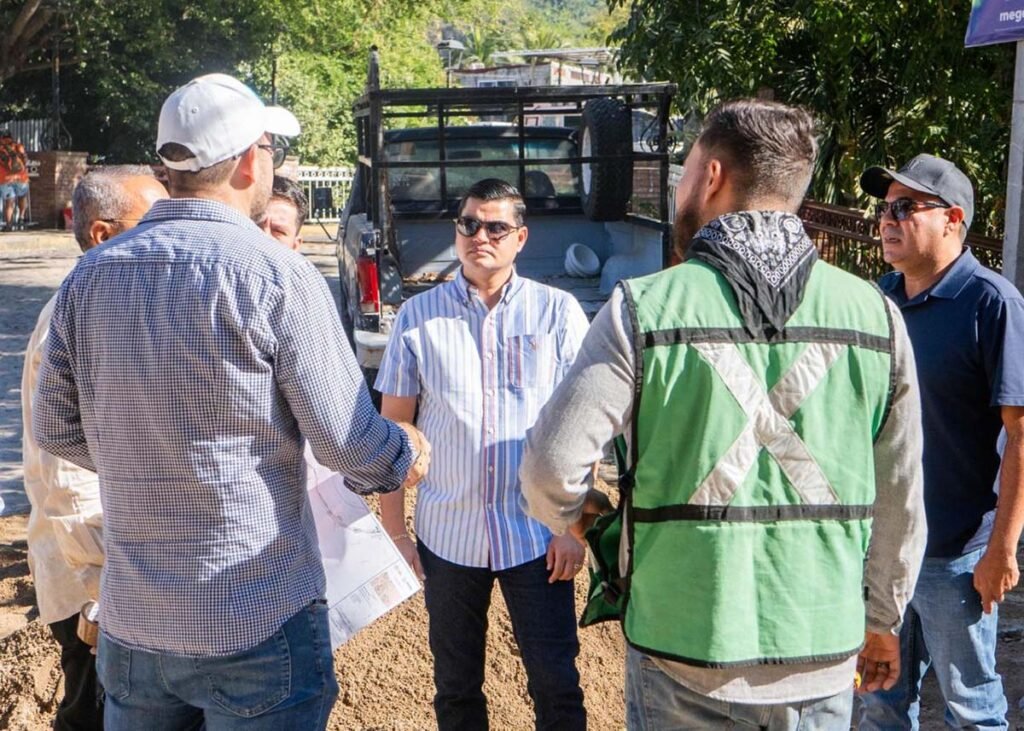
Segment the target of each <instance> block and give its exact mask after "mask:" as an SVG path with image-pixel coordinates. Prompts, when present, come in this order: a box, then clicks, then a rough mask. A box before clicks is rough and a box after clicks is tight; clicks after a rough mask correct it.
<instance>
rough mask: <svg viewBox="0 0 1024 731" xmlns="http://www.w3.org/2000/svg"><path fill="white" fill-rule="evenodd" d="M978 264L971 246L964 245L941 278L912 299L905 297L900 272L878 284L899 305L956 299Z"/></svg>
mask: <svg viewBox="0 0 1024 731" xmlns="http://www.w3.org/2000/svg"><path fill="white" fill-rule="evenodd" d="M980 266H981V264H979V263H978V260H977V259H975V258H974V254H972V253H971V247H969V246H965V247H964V248H963V253H961V254H960V256H958V257H957V258H956V261H954V262H953V264H952V265H951V266H950V267H949V270H948V271H947V272H946V273H945V274H943V275H942V278H941V279H940V280H939V281H938V282H936V283H935V284H933V285H932V286H931V287H929V288H928V289H926V290H925V291H924V292H922V293H921V294H919V295H917V296H916V297H914V298H913V299H910V300H908V299H907V293H906V288H905V287H904V286H903V275H902V274H900V273H894V274H893V275H891V276H887V277H883V279H882V281H881V282H880V285H881V287H882V289H883V290H885V292H886V294H888V295H890V296H891V297H892V298H893V299H894V300H895V301H896V304H898V305H899V306H900V307H903V306H905V305H919V304H921V303H923V302H925V301H926V300H928V299H930V298H932V297H937V298H939V299H956V297H957V295H959V294H960V293H961V292H962V291H963V289H964V287H966V286H967V284H968V283H969V282H970V281H971V277H973V276H974V273H975V272H976V271H977V270H978V267H980Z"/></svg>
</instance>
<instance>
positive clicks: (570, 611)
mask: <svg viewBox="0 0 1024 731" xmlns="http://www.w3.org/2000/svg"><path fill="white" fill-rule="evenodd" d="M418 548H419V554H420V562H421V564H422V565H423V573H424V574H425V575H426V580H425V581H424V589H423V592H424V600H425V601H426V605H427V615H428V617H429V619H430V629H429V635H430V651H431V653H433V655H434V685H435V688H436V691H437V692H436V694H435V696H434V712H435V714H436V715H437V725H438V728H439V730H440V731H465V730H468V729H472V731H481V730H483V729H487V728H488V725H487V699H486V698H485V697H484V693H483V684H484V652H485V647H486V644H487V609H488V607H489V606H490V603H491V590H492V588H493V587H494V580H495V579H497V580H498V585H499V586H500V587H501V593H502V595H503V596H504V597H505V603H506V604H507V605H508V613H509V617H510V618H511V620H512V633H513V635H514V636H515V639H516V644H518V645H519V651H520V654H521V655H522V658H523V666H524V667H525V668H526V680H527V690H528V691H529V693H530V698H532V699H533V707H534V713H535V716H536V727H537V728H538V729H551V730H552V731H555V730H557V731H573V730H574V729H581V730H582V729H585V728H586V726H587V716H586V711H585V710H584V708H583V691H582V690H581V689H580V675H579V673H578V672H577V671H576V656H577V655H578V654H579V650H580V645H579V641H578V639H577V638H576V608H575V592H574V587H573V582H571V581H556V582H555V583H554V584H549V583H548V574H549V572H548V570H547V568H546V566H545V558H544V557H543V556H542V557H541V558H538V559H536V560H534V561H530V562H528V563H525V564H522V565H521V566H515V567H513V568H511V569H506V570H504V571H491V570H490V569H486V568H473V567H470V566H459V565H458V564H454V563H451V562H449V561H445V560H444V559H443V558H441V557H439V556H436V555H434V554H433V553H431V551H430V550H429V549H428V548H427V547H426V546H425V545H423V542H422V541H420V542H419V544H418Z"/></svg>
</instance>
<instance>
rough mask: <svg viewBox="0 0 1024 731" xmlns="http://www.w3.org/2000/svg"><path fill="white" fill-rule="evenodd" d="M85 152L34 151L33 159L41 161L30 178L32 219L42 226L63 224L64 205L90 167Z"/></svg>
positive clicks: (49, 226) (52, 226)
mask: <svg viewBox="0 0 1024 731" xmlns="http://www.w3.org/2000/svg"><path fill="white" fill-rule="evenodd" d="M87 157H88V153H85V152H57V151H45V152H33V153H30V154H29V159H30V160H32V161H36V162H38V164H39V167H38V174H37V175H36V177H33V178H29V195H30V196H31V198H30V200H31V203H32V220H33V221H34V222H35V223H36V224H37V225H39V226H41V227H42V228H59V227H61V226H62V225H63V220H64V207H65V206H66V205H68V203H69V202H70V201H71V192H72V191H73V190H74V189H75V186H76V185H77V184H78V181H79V180H81V179H82V176H83V175H85V173H86V171H87V170H88V166H87V165H86V158H87Z"/></svg>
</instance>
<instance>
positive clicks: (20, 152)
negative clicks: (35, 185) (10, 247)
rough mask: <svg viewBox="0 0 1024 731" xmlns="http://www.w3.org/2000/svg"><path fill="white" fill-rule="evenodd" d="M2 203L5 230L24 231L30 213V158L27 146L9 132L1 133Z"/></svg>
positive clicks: (0, 178)
mask: <svg viewBox="0 0 1024 731" xmlns="http://www.w3.org/2000/svg"><path fill="white" fill-rule="evenodd" d="M0 202H2V204H3V212H4V230H6V231H17V230H24V228H25V216H26V213H27V212H28V156H27V155H26V154H25V146H24V145H22V144H21V143H20V142H18V141H17V140H15V139H14V137H12V136H11V133H10V132H9V131H7V130H3V131H0ZM15 214H17V216H15Z"/></svg>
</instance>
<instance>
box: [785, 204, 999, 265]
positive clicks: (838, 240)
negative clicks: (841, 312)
mask: <svg viewBox="0 0 1024 731" xmlns="http://www.w3.org/2000/svg"><path fill="white" fill-rule="evenodd" d="M800 218H802V219H803V222H804V228H805V229H806V230H807V234H808V235H809V236H810V237H811V239H812V240H813V241H814V244H815V245H816V246H817V247H818V253H819V254H820V256H821V258H822V259H824V260H825V261H827V262H829V263H830V264H834V265H836V266H837V267H839V268H840V269H845V270H846V271H848V272H852V273H853V274H856V275H858V276H861V277H864V278H865V279H870V280H875V279H878V278H879V277H881V276H882V275H883V274H885V273H886V272H889V271H891V270H892V267H890V266H889V265H888V264H886V263H885V261H884V260H883V259H882V247H881V245H880V243H879V239H878V224H876V223H875V220H874V219H873V218H867V217H865V215H864V212H863V211H858V210H857V209H855V208H844V207H842V206H833V205H829V204H826V203H816V202H815V201H809V200H808V201H804V205H803V207H801V209H800ZM966 243H967V244H968V245H969V246H970V247H971V250H972V252H973V253H974V256H975V257H976V258H977V259H978V261H979V262H981V264H982V265H983V266H986V267H988V268H989V269H993V270H995V271H997V272H998V271H1001V270H1002V268H1003V242H1002V241H1000V240H999V239H993V238H989V237H987V236H979V235H976V234H968V235H967V242H966Z"/></svg>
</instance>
